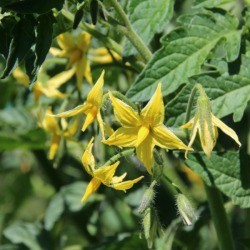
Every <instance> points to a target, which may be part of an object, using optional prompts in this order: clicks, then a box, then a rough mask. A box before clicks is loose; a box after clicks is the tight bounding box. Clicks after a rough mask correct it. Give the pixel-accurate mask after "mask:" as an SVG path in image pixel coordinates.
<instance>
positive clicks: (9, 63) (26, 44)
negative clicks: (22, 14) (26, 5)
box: [1, 17, 35, 78]
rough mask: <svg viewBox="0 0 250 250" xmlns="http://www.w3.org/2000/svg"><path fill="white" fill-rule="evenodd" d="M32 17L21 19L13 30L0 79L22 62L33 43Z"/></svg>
mask: <svg viewBox="0 0 250 250" xmlns="http://www.w3.org/2000/svg"><path fill="white" fill-rule="evenodd" d="M34 22H35V20H34V18H32V17H27V18H22V19H21V20H20V21H19V22H18V23H17V24H16V25H15V27H14V29H13V34H12V35H13V38H12V40H11V43H10V45H9V53H8V57H7V60H6V66H5V69H4V72H3V74H2V76H1V78H5V77H6V76H8V75H9V74H10V73H11V72H12V71H13V70H14V69H15V68H16V66H17V65H18V64H20V63H21V62H22V60H23V59H24V57H25V56H26V54H27V53H28V52H29V50H30V48H31V46H32V45H33V44H34V42H35V32H34V25H35V23H34Z"/></svg>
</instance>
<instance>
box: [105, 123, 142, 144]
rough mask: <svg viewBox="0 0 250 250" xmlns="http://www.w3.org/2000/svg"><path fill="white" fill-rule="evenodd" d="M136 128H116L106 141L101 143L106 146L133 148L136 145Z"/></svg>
mask: <svg viewBox="0 0 250 250" xmlns="http://www.w3.org/2000/svg"><path fill="white" fill-rule="evenodd" d="M138 130H139V129H137V128H123V127H121V128H118V129H117V130H116V131H115V132H114V133H113V134H112V135H111V136H110V137H109V138H108V139H107V140H103V141H102V142H103V143H105V144H108V145H116V146H122V147H134V146H135V145H136V143H137V134H138Z"/></svg>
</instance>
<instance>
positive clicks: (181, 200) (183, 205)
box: [176, 194, 197, 226]
mask: <svg viewBox="0 0 250 250" xmlns="http://www.w3.org/2000/svg"><path fill="white" fill-rule="evenodd" d="M176 204H177V208H178V212H179V214H180V215H181V217H182V220H183V222H184V224H185V225H187V226H191V225H192V224H193V222H194V221H195V220H197V216H196V214H195V210H194V208H193V206H192V204H191V202H190V201H189V200H188V198H187V197H186V196H185V195H183V194H178V195H177V199H176Z"/></svg>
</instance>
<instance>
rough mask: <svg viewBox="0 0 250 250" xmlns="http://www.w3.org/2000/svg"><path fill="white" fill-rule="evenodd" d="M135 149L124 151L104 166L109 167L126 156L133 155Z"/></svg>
mask: <svg viewBox="0 0 250 250" xmlns="http://www.w3.org/2000/svg"><path fill="white" fill-rule="evenodd" d="M134 151H135V150H134V149H133V148H132V149H127V150H124V151H122V152H120V153H118V154H116V155H114V156H113V157H111V158H110V159H109V160H108V161H107V162H106V163H105V164H104V165H103V167H105V166H109V165H111V164H113V163H115V162H116V161H117V160H119V159H120V158H121V157H124V156H127V155H132V154H133V153H134Z"/></svg>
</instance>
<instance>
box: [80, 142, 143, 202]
mask: <svg viewBox="0 0 250 250" xmlns="http://www.w3.org/2000/svg"><path fill="white" fill-rule="evenodd" d="M93 141H94V138H92V139H91V140H90V142H89V144H88V146H87V148H86V150H85V152H84V153H83V156H82V164H83V167H84V169H85V170H86V172H87V173H88V174H89V175H91V176H92V177H93V178H92V180H91V181H90V182H89V184H88V186H87V188H86V190H85V193H84V195H83V197H82V199H81V201H82V202H84V201H86V199H87V198H88V197H90V196H91V195H92V194H93V193H95V192H96V190H97V189H98V188H99V186H100V185H101V184H104V185H105V186H108V187H111V188H114V189H116V190H122V191H126V190H127V189H130V188H132V187H133V185H134V184H135V183H137V182H138V181H140V180H141V179H142V178H143V176H140V177H138V178H136V179H133V180H129V181H123V179H124V178H125V176H126V175H127V173H124V174H123V175H121V176H114V174H115V171H116V169H117V167H118V165H119V163H120V162H119V161H117V162H116V163H114V164H112V165H109V166H103V167H100V168H98V169H96V165H95V158H94V156H93V154H92V148H93Z"/></svg>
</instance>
